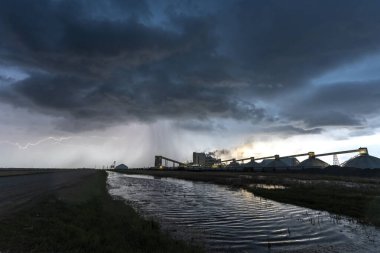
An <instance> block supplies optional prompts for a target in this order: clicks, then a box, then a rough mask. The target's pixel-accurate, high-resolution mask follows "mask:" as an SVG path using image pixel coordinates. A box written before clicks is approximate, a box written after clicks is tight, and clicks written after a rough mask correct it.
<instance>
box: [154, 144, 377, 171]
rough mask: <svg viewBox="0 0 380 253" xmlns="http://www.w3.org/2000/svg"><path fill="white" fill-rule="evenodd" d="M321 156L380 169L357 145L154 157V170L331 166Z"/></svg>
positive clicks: (275, 168)
mask: <svg viewBox="0 0 380 253" xmlns="http://www.w3.org/2000/svg"><path fill="white" fill-rule="evenodd" d="M350 153H352V154H354V156H353V157H352V158H350V159H348V160H347V161H345V162H344V163H342V164H340V163H339V160H338V155H340V154H350ZM305 156H307V158H306V159H305V160H303V161H300V160H298V159H297V158H299V157H305ZM323 156H333V164H332V165H333V166H340V167H346V168H359V169H380V159H379V158H377V157H375V156H371V155H369V153H368V149H367V148H365V147H361V148H358V149H352V150H344V151H337V152H329V153H321V154H316V153H315V152H307V153H302V154H294V155H287V156H280V155H273V156H266V157H258V158H256V157H248V158H242V159H236V158H231V159H227V160H221V159H217V158H215V157H213V156H212V155H210V154H207V153H197V152H193V162H190V163H189V162H179V161H177V160H174V159H171V158H168V157H164V156H161V155H157V156H155V162H154V167H155V168H156V169H185V170H202V169H213V170H231V171H242V170H253V171H283V170H302V169H324V168H326V167H329V166H331V165H330V164H328V163H326V162H325V161H322V160H321V159H319V157H323Z"/></svg>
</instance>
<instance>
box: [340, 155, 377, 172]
mask: <svg viewBox="0 0 380 253" xmlns="http://www.w3.org/2000/svg"><path fill="white" fill-rule="evenodd" d="M342 166H343V167H350V168H359V169H380V159H379V158H377V157H375V156H371V155H369V154H368V153H361V154H360V155H358V156H356V157H353V158H351V159H349V160H348V161H346V162H345V163H343V165H342Z"/></svg>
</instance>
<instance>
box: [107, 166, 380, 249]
mask: <svg viewBox="0 0 380 253" xmlns="http://www.w3.org/2000/svg"><path fill="white" fill-rule="evenodd" d="M108 185H109V192H110V194H111V195H113V196H118V197H122V198H123V199H125V200H127V201H128V202H130V203H131V204H132V205H133V206H134V207H135V208H136V209H137V210H138V211H139V212H140V213H142V214H143V215H145V216H148V217H153V218H155V219H156V220H157V221H159V222H160V223H161V224H162V225H163V227H164V228H166V229H167V230H168V231H169V232H171V233H172V234H177V235H179V236H180V237H183V238H186V239H187V240H193V241H195V242H199V243H201V244H203V245H204V246H205V247H206V248H207V249H209V250H210V251H216V252H219V251H224V252H234V251H236V252H268V250H270V251H271V252H276V251H284V250H289V251H295V250H299V251H300V252H304V251H306V250H307V251H311V250H312V251H314V252H329V251H332V252H336V251H338V252H341V251H345V252H379V251H377V249H379V246H380V242H379V239H380V230H379V229H376V228H374V227H371V226H363V225H360V224H357V223H355V222H350V221H348V220H347V219H341V218H338V217H336V216H334V215H331V214H329V213H328V212H320V211H316V210H311V209H307V208H302V207H298V206H294V205H290V204H282V203H278V202H275V201H271V200H267V199H263V198H260V197H256V196H255V195H253V194H252V193H250V192H247V191H245V190H233V189H230V188H228V187H224V186H218V185H214V184H208V183H201V182H192V181H185V180H177V179H170V178H154V177H151V176H138V175H125V174H118V173H113V172H110V173H109V175H108Z"/></svg>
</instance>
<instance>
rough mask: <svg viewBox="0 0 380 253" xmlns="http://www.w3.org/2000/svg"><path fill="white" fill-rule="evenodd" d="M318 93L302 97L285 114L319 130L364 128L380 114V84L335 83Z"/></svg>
mask: <svg viewBox="0 0 380 253" xmlns="http://www.w3.org/2000/svg"><path fill="white" fill-rule="evenodd" d="M314 89H315V91H313V92H311V93H310V94H309V95H305V96H303V97H299V98H298V101H297V103H293V104H292V105H290V106H289V107H287V109H289V111H288V112H284V114H287V115H288V116H289V117H290V118H291V119H292V120H301V121H303V122H304V123H305V125H306V126H307V127H315V126H361V125H365V124H366V123H367V120H366V118H369V119H370V118H372V117H374V116H377V115H378V114H379V113H380V80H376V81H367V82H346V83H335V84H328V85H325V86H322V87H318V88H314ZM295 105H297V106H295ZM299 105H301V106H299Z"/></svg>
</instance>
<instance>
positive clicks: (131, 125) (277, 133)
mask: <svg viewBox="0 0 380 253" xmlns="http://www.w3.org/2000/svg"><path fill="white" fill-rule="evenodd" d="M379 10H380V2H379V1H371V0H364V1H363V0H319V1H304V0H288V1H281V0H203V1H191V0H182V1H179V0H167V1H164V0H163V1H156V0H145V1H144V0H108V1H104V0H39V1H30V0H2V1H0V122H1V125H0V167H94V166H97V167H102V166H103V165H105V166H107V165H109V164H111V163H112V162H113V161H117V162H118V163H121V162H123V163H126V164H127V165H129V166H132V167H136V166H150V165H152V164H153V158H154V157H153V156H154V155H155V154H160V155H164V156H169V157H173V158H176V159H178V160H181V161H182V160H190V159H191V157H192V155H191V152H193V151H206V152H209V151H215V150H222V149H227V150H230V153H229V156H234V157H245V156H247V157H249V156H260V155H272V154H274V153H279V154H283V155H286V154H292V153H293V152H308V151H316V152H327V151H335V150H344V149H352V148H358V147H360V146H367V147H369V151H370V153H371V154H373V155H376V156H380V142H379V141H380V115H379V112H380V15H378V12H379Z"/></svg>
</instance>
